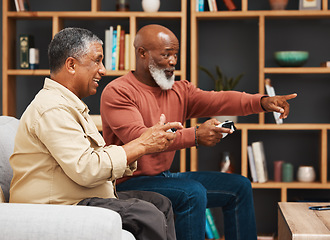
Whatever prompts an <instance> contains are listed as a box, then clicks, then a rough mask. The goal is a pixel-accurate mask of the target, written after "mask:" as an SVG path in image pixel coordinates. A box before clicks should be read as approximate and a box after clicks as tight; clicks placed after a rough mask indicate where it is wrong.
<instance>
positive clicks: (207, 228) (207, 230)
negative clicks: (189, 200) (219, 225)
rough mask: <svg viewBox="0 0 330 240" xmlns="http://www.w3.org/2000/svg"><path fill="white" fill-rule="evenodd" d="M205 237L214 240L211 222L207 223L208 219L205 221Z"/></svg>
mask: <svg viewBox="0 0 330 240" xmlns="http://www.w3.org/2000/svg"><path fill="white" fill-rule="evenodd" d="M205 235H206V238H207V239H214V236H213V233H212V230H211V226H210V224H209V222H208V221H207V219H205Z"/></svg>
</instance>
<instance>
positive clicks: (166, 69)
mask: <svg viewBox="0 0 330 240" xmlns="http://www.w3.org/2000/svg"><path fill="white" fill-rule="evenodd" d="M174 70H175V67H169V68H165V71H174Z"/></svg>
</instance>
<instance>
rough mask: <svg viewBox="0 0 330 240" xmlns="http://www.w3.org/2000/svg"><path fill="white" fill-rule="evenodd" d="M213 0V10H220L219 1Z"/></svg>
mask: <svg viewBox="0 0 330 240" xmlns="http://www.w3.org/2000/svg"><path fill="white" fill-rule="evenodd" d="M211 1H212V5H213V11H214V12H217V11H218V5H217V1H216V0H211Z"/></svg>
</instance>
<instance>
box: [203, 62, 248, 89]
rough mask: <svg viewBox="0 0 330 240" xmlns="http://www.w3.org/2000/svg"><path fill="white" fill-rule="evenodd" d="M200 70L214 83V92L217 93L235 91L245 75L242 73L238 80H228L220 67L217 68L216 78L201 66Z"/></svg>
mask: <svg viewBox="0 0 330 240" xmlns="http://www.w3.org/2000/svg"><path fill="white" fill-rule="evenodd" d="M199 69H200V70H202V71H203V72H205V73H206V74H207V75H208V76H209V77H210V78H211V79H212V80H213V81H214V90H216V91H228V90H233V89H234V88H235V87H236V85H237V84H238V82H239V81H240V80H241V78H242V77H243V75H244V74H243V73H241V74H240V75H238V76H237V77H236V78H232V77H231V78H228V77H227V76H226V75H224V74H223V73H222V71H221V69H220V67H219V66H216V67H215V70H216V76H214V75H213V74H212V73H211V72H210V71H209V70H208V69H206V68H205V67H202V66H199Z"/></svg>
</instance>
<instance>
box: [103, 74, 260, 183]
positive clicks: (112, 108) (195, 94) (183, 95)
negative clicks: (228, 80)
mask: <svg viewBox="0 0 330 240" xmlns="http://www.w3.org/2000/svg"><path fill="white" fill-rule="evenodd" d="M261 96H262V95H260V94H255V95H251V94H247V93H241V92H235V91H223V92H215V91H203V90H201V89H199V88H196V87H195V86H194V85H193V84H191V83H190V82H188V81H186V80H181V81H176V82H175V84H174V85H173V87H172V89H170V90H167V91H164V90H161V89H160V88H159V87H150V86H147V85H145V84H143V83H141V82H139V81H138V80H137V79H136V78H135V77H134V75H133V73H132V72H130V73H128V74H126V75H124V76H122V77H119V78H117V79H115V80H113V81H111V82H110V83H109V84H108V85H107V86H106V87H105V89H104V90H103V93H102V96H101V116H102V126H103V137H104V139H105V141H106V144H107V145H110V144H116V145H123V144H125V143H127V142H129V141H131V140H133V139H135V138H137V137H139V136H140V135H141V134H142V133H143V132H144V131H145V130H146V128H149V127H151V126H153V125H155V124H156V123H158V122H159V117H160V115H161V114H162V113H164V114H165V116H166V121H168V122H173V121H177V122H181V123H185V121H186V120H187V119H189V118H199V117H209V116H216V115H227V116H228V115H240V116H243V115H248V114H252V113H259V112H262V111H263V110H262V108H261V105H260V98H261ZM194 145H195V133H194V128H193V127H192V128H185V129H183V130H180V131H177V137H176V138H175V140H174V143H173V144H172V145H171V146H170V148H169V149H168V150H167V151H166V152H161V153H155V154H149V155H145V156H143V157H141V158H140V159H138V169H137V171H136V172H135V173H134V176H137V175H156V174H159V173H160V172H162V171H165V170H168V169H169V168H170V166H171V164H172V161H173V158H174V154H175V150H179V149H183V148H189V147H192V146H194ZM119 182H120V181H119Z"/></svg>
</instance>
